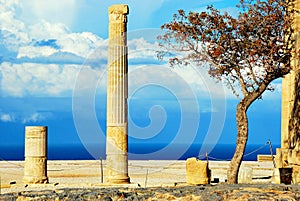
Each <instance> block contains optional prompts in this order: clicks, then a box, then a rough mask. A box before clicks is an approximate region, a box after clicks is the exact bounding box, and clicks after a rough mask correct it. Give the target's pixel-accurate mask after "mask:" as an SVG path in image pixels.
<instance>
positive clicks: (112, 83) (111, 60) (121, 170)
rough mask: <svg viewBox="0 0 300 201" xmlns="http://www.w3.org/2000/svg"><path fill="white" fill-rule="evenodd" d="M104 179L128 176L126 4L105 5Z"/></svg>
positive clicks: (119, 179) (125, 180)
mask: <svg viewBox="0 0 300 201" xmlns="http://www.w3.org/2000/svg"><path fill="white" fill-rule="evenodd" d="M108 12H109V45H108V82H107V128H106V129H107V130H106V181H107V182H108V183H118V184H119V183H129V182H130V179H129V177H128V156H127V152H128V136H127V132H128V126H127V97H128V78H127V72H128V61H127V36H126V31H127V26H126V25H127V16H126V15H127V14H128V6H127V5H122V4H121V5H113V6H111V7H110V8H109V10H108Z"/></svg>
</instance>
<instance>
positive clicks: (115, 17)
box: [108, 4, 129, 23]
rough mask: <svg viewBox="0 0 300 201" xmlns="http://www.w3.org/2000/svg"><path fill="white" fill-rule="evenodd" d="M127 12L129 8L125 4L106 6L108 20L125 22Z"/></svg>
mask: <svg viewBox="0 0 300 201" xmlns="http://www.w3.org/2000/svg"><path fill="white" fill-rule="evenodd" d="M128 13H129V8H128V6H127V5H125V4H116V5H112V6H110V7H109V8H108V14H109V21H110V22H118V23H120V22H121V23H122V22H123V23H125V22H127V17H126V15H127V14H128Z"/></svg>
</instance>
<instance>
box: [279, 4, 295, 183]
mask: <svg viewBox="0 0 300 201" xmlns="http://www.w3.org/2000/svg"><path fill="white" fill-rule="evenodd" d="M295 6H296V9H297V10H300V0H296V4H295ZM295 28H296V29H298V32H297V33H295V34H296V37H297V38H299V28H300V14H298V15H297V16H296V19H295ZM296 41H297V44H296V48H297V49H299V48H300V40H299V39H297V40H296ZM299 65H300V63H299V58H295V59H294V61H293V62H292V70H291V72H290V73H289V74H288V75H286V76H284V78H283V80H282V113H281V148H278V149H277V150H276V168H292V169H293V173H292V174H293V175H292V178H293V183H300V66H299ZM277 180H278V179H277Z"/></svg>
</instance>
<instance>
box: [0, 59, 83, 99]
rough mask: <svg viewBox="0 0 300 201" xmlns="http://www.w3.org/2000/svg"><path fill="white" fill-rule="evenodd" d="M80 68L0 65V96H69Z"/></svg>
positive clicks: (46, 65) (50, 65) (24, 64)
mask: <svg viewBox="0 0 300 201" xmlns="http://www.w3.org/2000/svg"><path fill="white" fill-rule="evenodd" d="M80 68H81V66H78V65H64V66H60V65H57V64H34V63H23V64H10V63H6V62H5V63H2V64H1V65H0V69H1V73H2V79H1V87H2V94H4V95H6V96H15V97H22V96H26V95H31V96H70V95H71V93H72V89H73V87H74V84H75V81H76V77H77V74H78V72H79V71H80Z"/></svg>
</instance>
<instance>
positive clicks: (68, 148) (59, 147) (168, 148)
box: [0, 143, 280, 161]
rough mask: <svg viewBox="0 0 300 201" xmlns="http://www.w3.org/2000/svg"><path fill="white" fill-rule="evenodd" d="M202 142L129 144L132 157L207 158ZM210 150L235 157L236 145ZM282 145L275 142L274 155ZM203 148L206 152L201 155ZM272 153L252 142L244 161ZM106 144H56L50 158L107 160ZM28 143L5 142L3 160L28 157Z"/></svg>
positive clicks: (210, 156) (213, 156) (219, 157)
mask: <svg viewBox="0 0 300 201" xmlns="http://www.w3.org/2000/svg"><path fill="white" fill-rule="evenodd" d="M202 147H203V145H202V144H199V143H194V144H191V145H187V144H167V143H129V145H128V159H129V160H186V159H187V158H190V157H196V158H199V159H206V156H205V155H206V152H205V150H204V151H203V150H201V148H202ZM205 147H210V148H212V150H211V151H209V152H207V153H208V159H209V160H221V161H227V160H231V158H232V156H233V154H234V151H235V144H216V145H215V146H208V145H205ZM278 147H280V145H277V144H274V145H272V152H273V154H275V153H276V148H278ZM200 150H201V152H202V153H205V154H200ZM259 154H264V155H271V152H270V146H269V145H268V144H265V145H262V144H248V145H247V147H246V150H245V154H244V158H243V160H244V161H256V160H257V155H259ZM105 156H106V155H105V144H89V145H86V147H85V146H84V145H82V144H52V145H49V146H48V154H47V158H48V160H95V159H96V160H99V159H105V158H106V157H105ZM24 158H25V157H24V145H4V146H3V145H1V146H0V160H7V161H12V160H16V161H19V160H24Z"/></svg>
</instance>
